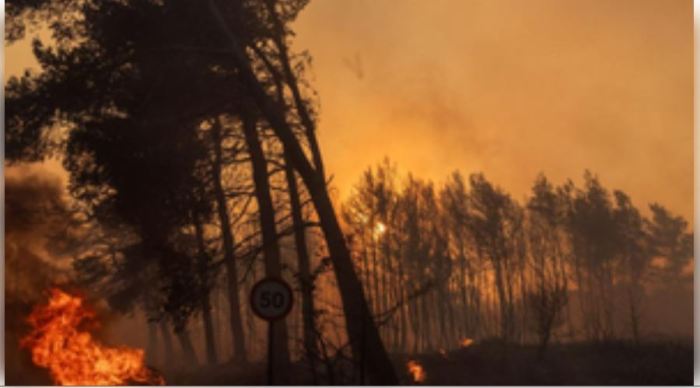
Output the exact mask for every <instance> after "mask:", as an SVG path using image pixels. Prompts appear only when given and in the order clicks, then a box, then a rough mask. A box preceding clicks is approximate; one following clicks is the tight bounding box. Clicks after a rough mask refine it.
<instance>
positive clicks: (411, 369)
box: [406, 360, 426, 383]
mask: <svg viewBox="0 0 700 388" xmlns="http://www.w3.org/2000/svg"><path fill="white" fill-rule="evenodd" d="M406 367H407V368H408V373H409V374H410V375H411V379H413V382H414V383H422V382H424V381H425V378H426V374H425V370H424V369H423V365H421V364H420V363H418V361H416V360H408V363H407V364H406Z"/></svg>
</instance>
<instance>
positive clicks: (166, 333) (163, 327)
mask: <svg viewBox="0 0 700 388" xmlns="http://www.w3.org/2000/svg"><path fill="white" fill-rule="evenodd" d="M160 333H161V334H162V335H163V350H164V352H165V357H164V359H165V360H164V361H165V366H166V367H167V368H173V367H175V352H174V349H173V340H172V337H171V336H170V330H168V321H166V320H165V319H163V320H161V321H160Z"/></svg>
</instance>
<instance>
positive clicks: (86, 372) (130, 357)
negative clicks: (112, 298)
mask: <svg viewBox="0 0 700 388" xmlns="http://www.w3.org/2000/svg"><path fill="white" fill-rule="evenodd" d="M27 322H28V323H29V324H30V325H31V326H32V328H33V329H32V331H31V332H30V333H29V334H28V335H27V336H25V337H24V338H23V339H22V340H21V342H20V345H21V346H22V347H23V348H27V349H29V350H30V351H31V354H32V361H33V362H34V363H35V364H36V365H38V366H41V367H43V368H46V369H48V370H49V372H50V373H51V377H52V378H53V380H54V382H55V383H56V384H58V385H126V384H129V383H140V384H153V385H156V384H157V385H163V384H164V383H165V381H164V380H163V378H162V377H160V376H158V375H157V374H156V373H155V372H153V371H151V370H150V369H149V368H148V367H146V365H145V363H144V351H143V350H142V349H131V348H128V347H124V346H120V347H114V348H111V347H107V346H104V345H102V344H100V343H99V342H97V341H95V340H94V339H93V338H92V335H91V334H90V333H88V332H85V331H79V330H78V325H80V324H81V323H83V322H95V312H94V311H92V310H91V309H90V308H88V307H87V306H84V305H83V299H82V298H81V297H78V296H74V295H70V294H67V293H65V292H63V291H61V290H59V289H57V288H54V289H51V297H50V299H49V303H48V304H46V305H40V306H37V307H35V308H34V311H33V312H32V313H31V314H30V315H29V317H28V318H27Z"/></svg>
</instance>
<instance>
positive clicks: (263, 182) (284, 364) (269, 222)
mask: <svg viewBox="0 0 700 388" xmlns="http://www.w3.org/2000/svg"><path fill="white" fill-rule="evenodd" d="M242 120H243V134H244V136H245V141H246V145H247V147H248V153H249V154H250V162H251V164H252V168H253V182H254V183H255V198H256V199H257V202H258V215H259V217H260V230H261V232H262V243H263V257H264V261H265V275H266V276H271V277H276V278H281V277H282V262H281V258H280V246H279V243H278V241H277V228H276V222H275V208H274V206H273V204H272V195H271V193H270V182H269V177H268V173H267V161H266V160H265V155H264V154H263V149H262V145H261V143H260V138H259V137H258V131H257V129H256V123H255V120H254V119H252V118H250V117H247V116H244V117H242ZM270 324H271V325H273V335H274V336H275V341H274V349H273V351H274V353H275V357H274V359H273V360H274V361H273V362H274V369H275V370H276V371H279V372H278V373H281V374H284V371H286V370H287V368H288V366H289V364H290V360H289V343H288V338H289V337H288V333H287V323H286V321H285V320H284V319H281V320H278V321H274V322H271V323H270ZM285 377H286V376H284V375H283V376H281V382H285Z"/></svg>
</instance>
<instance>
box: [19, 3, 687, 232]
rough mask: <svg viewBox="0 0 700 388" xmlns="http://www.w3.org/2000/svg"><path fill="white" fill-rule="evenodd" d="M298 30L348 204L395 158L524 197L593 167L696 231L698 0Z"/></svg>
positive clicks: (337, 20) (344, 11)
mask: <svg viewBox="0 0 700 388" xmlns="http://www.w3.org/2000/svg"><path fill="white" fill-rule="evenodd" d="M296 29H297V39H296V42H295V47H296V48H297V49H308V50H309V52H310V53H311V55H312V56H313V72H312V74H313V77H312V82H313V86H314V87H315V88H316V90H317V91H318V93H319V96H320V101H321V110H320V122H319V136H320V141H321V143H322V149H323V153H324V157H325V159H326V164H327V169H328V171H329V173H330V174H332V175H333V185H334V186H335V187H336V188H337V189H338V191H339V194H340V197H341V198H345V197H346V196H347V195H348V194H349V192H350V190H351V187H352V185H353V184H354V183H355V182H356V181H357V180H358V179H359V176H360V174H361V172H362V171H363V170H364V169H365V168H367V167H368V166H369V165H373V164H376V163H377V162H378V161H380V160H381V159H382V158H383V157H384V156H389V157H390V158H391V159H392V160H394V161H395V162H397V163H398V165H399V166H400V167H401V169H402V170H404V171H411V172H413V173H415V174H416V175H419V176H421V177H424V178H430V179H434V180H442V179H443V178H444V177H445V176H447V175H448V174H449V173H450V172H451V171H452V170H454V169H460V170H462V171H463V172H464V173H467V174H468V173H471V172H474V171H483V172H484V173H486V175H487V177H488V178H489V179H491V180H493V181H494V182H495V183H497V184H498V185H500V186H502V187H504V188H505V189H507V190H508V191H510V192H511V193H513V194H514V195H515V196H516V197H517V198H519V199H520V198H522V197H523V196H524V195H525V194H526V193H527V192H528V191H529V188H530V186H531V184H532V181H533V179H534V177H535V176H536V174H537V173H538V172H544V173H545V174H547V175H548V176H549V177H550V178H552V179H553V180H554V181H555V182H557V183H559V182H562V181H563V180H564V179H566V178H573V179H574V180H575V181H577V182H578V181H580V177H581V175H582V173H583V171H584V169H586V168H588V169H590V170H592V171H593V172H595V173H597V174H598V175H599V176H600V178H601V180H602V181H603V182H604V184H605V185H606V186H607V187H613V188H619V189H622V190H625V191H627V192H628V193H629V194H630V195H631V196H632V198H633V200H634V201H635V203H636V204H637V205H638V206H640V207H642V208H643V207H645V205H646V203H649V202H652V201H659V202H661V203H663V204H665V205H666V206H668V207H669V208H670V209H671V210H673V211H674V212H678V213H680V214H682V215H684V216H685V217H686V218H689V219H692V214H693V197H692V196H693V164H692V163H693V110H692V109H693V105H692V102H693V68H692V65H693V41H692V39H693V20H692V2H691V1H669V0H650V1H640V0H635V1H614V2H611V1H602V0H598V1H591V0H580V1H566V2H562V1H556V0H530V1H527V2H524V1H519V0H507V1H506V0H483V1H475V0H469V1H462V0H439V1H437V0H434V1H396V0H372V1H369V0H353V1H349V2H337V1H333V2H331V1H312V2H311V3H310V5H309V6H308V8H307V9H306V10H304V12H302V13H301V16H300V19H299V20H298V21H297V24H296ZM6 53H7V55H8V56H7V58H6V64H5V65H6V66H5V70H6V73H5V79H7V77H8V75H13V74H19V73H20V72H21V71H23V69H24V68H26V67H31V66H33V65H34V64H35V61H34V59H33V58H32V57H31V50H30V48H29V43H28V40H25V41H23V42H20V43H17V44H15V45H13V46H10V47H9V48H8V49H7V51H6Z"/></svg>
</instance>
